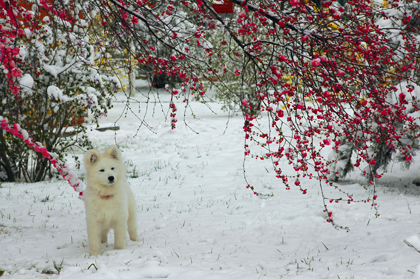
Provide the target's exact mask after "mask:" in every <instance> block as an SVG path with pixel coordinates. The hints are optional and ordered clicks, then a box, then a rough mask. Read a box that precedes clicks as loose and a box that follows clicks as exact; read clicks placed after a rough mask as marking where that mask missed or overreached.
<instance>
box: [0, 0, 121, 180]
mask: <svg viewBox="0 0 420 279" xmlns="http://www.w3.org/2000/svg"><path fill="white" fill-rule="evenodd" d="M35 6H36V5H35ZM77 7H78V5H77V3H75V5H74V8H73V11H72V12H74V14H76V15H77V14H79V12H78V8H77ZM38 10H39V7H38V8H35V11H38ZM32 13H33V18H32V23H31V24H33V25H32V26H30V27H26V28H24V36H19V37H16V38H14V44H15V48H14V51H15V52H16V56H15V57H16V60H15V61H14V62H15V64H16V66H17V68H18V69H20V72H19V73H18V74H16V75H15V77H16V78H15V86H19V88H20V92H19V94H14V93H15V92H12V90H11V87H10V85H9V80H10V79H8V78H7V77H6V76H5V73H7V69H4V66H3V67H2V69H1V70H2V71H1V72H2V73H1V75H0V88H1V89H0V100H1V102H0V115H2V116H3V117H4V118H7V119H8V120H9V121H10V122H12V123H19V124H20V125H21V126H22V127H23V128H24V129H25V130H26V131H28V132H29V134H30V136H31V137H32V138H33V141H34V142H39V143H41V144H42V145H43V146H45V147H46V148H47V149H48V150H49V151H50V152H53V153H56V154H58V155H59V156H62V155H64V154H66V152H68V151H69V149H70V148H71V147H73V146H81V147H84V146H88V145H89V144H90V143H89V140H88V138H87V137H86V136H85V134H84V132H85V131H86V127H85V126H83V125H82V123H83V122H84V121H95V120H96V119H97V118H98V117H100V116H101V115H103V114H105V113H106V112H107V108H108V107H109V106H110V102H109V98H110V96H111V95H112V94H113V92H115V89H116V88H117V87H119V83H118V80H117V79H115V78H113V77H110V76H107V75H104V74H103V73H102V72H101V70H100V69H99V68H98V67H96V66H95V62H96V61H97V60H98V59H100V58H101V57H102V56H103V55H104V53H103V52H102V46H101V44H95V43H94V42H93V41H92V39H91V38H90V36H89V33H88V29H89V26H88V23H87V21H86V20H85V19H83V18H79V17H77V16H76V17H74V21H73V22H72V24H70V22H68V21H64V20H62V18H60V17H59V16H57V15H54V14H53V13H52V12H51V13H49V16H46V17H42V18H38V19H39V20H35V18H36V17H39V14H38V13H37V12H32ZM34 23H36V24H34ZM22 28H23V27H22ZM88 114H89V117H88ZM69 130H71V133H67V135H72V136H66V133H65V132H66V131H67V132H69ZM0 150H1V152H0V153H1V154H0V179H1V180H3V181H4V180H6V181H15V180H25V181H30V182H32V181H41V180H43V179H45V178H46V177H47V176H51V172H50V167H51V166H50V163H49V161H48V160H46V159H45V158H43V156H42V154H40V153H37V152H32V151H30V150H29V149H28V148H27V146H26V144H25V143H24V142H22V141H21V140H20V139H19V138H17V137H14V136H13V135H11V134H7V133H5V131H3V130H0Z"/></svg>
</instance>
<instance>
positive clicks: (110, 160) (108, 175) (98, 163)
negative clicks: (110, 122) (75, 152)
mask: <svg viewBox="0 0 420 279" xmlns="http://www.w3.org/2000/svg"><path fill="white" fill-rule="evenodd" d="M85 167H86V172H87V176H88V179H89V180H90V181H91V182H96V183H99V184H101V185H104V186H112V185H114V184H115V183H116V182H117V181H118V178H119V176H124V174H125V167H124V164H123V163H122V154H121V151H120V150H119V149H118V148H117V147H116V146H110V147H108V148H107V149H106V150H105V152H104V153H102V154H101V153H99V152H98V151H97V150H95V149H92V150H89V151H88V153H87V154H86V155H85Z"/></svg>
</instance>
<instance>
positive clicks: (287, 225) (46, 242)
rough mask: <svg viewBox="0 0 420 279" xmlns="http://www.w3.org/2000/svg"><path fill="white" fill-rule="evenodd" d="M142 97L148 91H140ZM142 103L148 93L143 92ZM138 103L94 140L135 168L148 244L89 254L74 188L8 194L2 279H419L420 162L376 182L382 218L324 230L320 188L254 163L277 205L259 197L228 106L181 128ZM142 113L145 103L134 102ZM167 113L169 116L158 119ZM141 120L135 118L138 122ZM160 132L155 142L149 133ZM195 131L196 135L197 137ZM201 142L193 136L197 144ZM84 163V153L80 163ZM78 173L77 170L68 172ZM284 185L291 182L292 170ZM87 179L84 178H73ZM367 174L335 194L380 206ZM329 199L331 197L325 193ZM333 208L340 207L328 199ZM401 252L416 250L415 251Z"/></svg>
mask: <svg viewBox="0 0 420 279" xmlns="http://www.w3.org/2000/svg"><path fill="white" fill-rule="evenodd" d="M142 90H144V92H146V91H147V89H146V88H143V89H142ZM140 92H141V90H140ZM140 92H137V94H136V96H135V97H134V98H133V99H131V101H130V105H131V108H132V110H133V111H123V110H124V107H125V104H124V101H125V98H124V96H123V95H122V94H120V95H118V97H117V98H116V100H115V101H114V108H113V109H112V110H111V111H110V112H109V114H108V116H107V117H105V118H103V119H102V120H101V122H100V126H101V127H107V126H111V125H113V123H114V122H116V124H117V125H118V126H120V128H121V129H120V130H119V131H105V132H99V131H96V130H95V127H96V126H95V125H92V129H91V131H89V137H90V139H91V140H92V141H93V144H94V146H95V147H96V148H98V149H99V150H100V151H103V149H104V148H105V147H106V146H109V145H112V144H117V145H118V146H119V147H120V149H121V150H122V152H123V154H124V156H125V162H126V164H127V166H128V174H127V179H128V181H129V183H130V184H131V187H132V190H133V192H134V194H135V198H136V201H137V206H138V213H139V214H138V220H137V221H138V225H139V238H140V242H132V241H130V240H127V247H126V249H124V250H113V232H111V233H110V236H109V243H108V245H105V244H103V245H102V251H103V254H102V255H100V256H98V257H91V256H90V254H89V251H88V241H87V232H86V224H85V209H84V205H83V202H82V201H81V200H80V199H78V197H77V193H76V192H74V191H73V189H72V188H71V187H70V186H69V185H68V184H67V182H66V181H64V180H60V179H54V180H52V181H46V182H40V183H35V184H25V183H1V184H0V272H2V271H3V275H2V277H4V278H63V279H65V278H72V279H73V278H77V279H82V278H89V279H90V278H109V279H113V278H124V279H125V278H127V279H131V278H133V279H134V278H136V279H137V278H177V279H205V278H210V279H236V278H240V279H247V278H255V279H258V278H316V279H321V278H331V279H332V278H337V279H338V278H340V279H345V278H347V279H362V278H365V279H376V278H378V279H385V278H392V279H395V278H397V279H399V278H420V274H416V273H417V272H420V266H419V265H420V253H418V252H417V251H416V250H415V247H416V246H419V249H420V240H419V238H418V235H419V232H420V218H419V217H420V216H419V214H420V199H419V195H420V189H419V188H418V187H417V186H415V185H414V184H412V181H413V180H414V179H415V178H417V177H418V175H419V169H420V163H419V162H418V161H419V159H418V158H419V157H417V158H415V163H414V165H413V166H412V168H411V169H410V170H409V171H402V170H401V169H400V167H399V166H398V165H396V164H395V165H392V166H391V168H390V170H389V172H388V173H387V174H386V175H385V177H384V178H383V179H382V180H380V181H379V185H378V192H377V195H378V204H379V213H380V217H379V218H375V211H374V210H373V209H371V206H370V205H369V204H364V203H351V204H350V205H349V204H347V203H345V202H344V203H339V204H335V203H334V204H331V210H332V211H333V214H334V215H333V216H334V219H335V220H336V222H337V223H338V224H340V225H343V226H349V228H350V231H349V232H346V231H345V230H336V229H334V228H333V227H332V226H331V225H330V224H329V223H327V222H326V216H325V213H323V205H322V197H321V195H320V189H319V185H318V184H317V181H316V180H302V181H301V182H302V184H303V185H304V188H307V189H308V193H307V194H306V195H302V194H301V192H300V191H298V189H297V187H296V189H294V188H292V189H291V190H290V191H287V190H285V187H284V186H283V185H282V183H281V182H280V181H279V180H278V179H276V178H275V175H274V174H273V173H272V171H270V164H269V162H264V161H255V160H253V159H247V164H246V174H247V178H248V181H249V182H250V183H251V184H252V185H254V186H255V187H256V189H257V190H258V191H260V192H263V193H269V194H270V193H273V194H274V196H273V197H269V198H264V197H257V196H255V195H253V194H252V192H251V191H250V190H249V189H246V182H245V181H244V178H243V160H244V158H243V153H244V149H243V146H244V135H243V129H242V126H243V118H242V116H238V115H233V116H230V117H228V113H226V112H223V111H222V110H221V105H220V104H217V103H209V104H208V105H209V106H210V107H211V110H210V109H209V108H208V106H206V105H204V104H202V103H200V102H191V103H190V104H191V107H192V109H193V113H194V116H193V115H192V112H191V111H190V109H187V110H186V112H185V117H186V123H187V124H188V125H189V126H190V127H189V128H188V127H186V125H185V123H184V122H183V118H184V110H183V103H182V102H181V100H179V101H178V102H177V103H176V105H177V107H178V111H177V119H178V123H177V128H176V129H175V130H171V128H170V120H169V119H168V120H167V121H165V117H164V113H167V111H168V107H169V104H168V102H169V98H170V97H169V94H168V93H165V92H163V93H162V92H161V94H160V101H161V102H162V104H163V109H162V108H161V106H160V105H159V104H154V102H155V101H157V100H154V99H153V98H152V99H150V104H149V108H148V110H146V105H145V103H144V101H145V100H146V97H145V96H144V95H142V94H141V93H140ZM138 101H140V102H138ZM162 111H164V113H163V112H162ZM133 112H135V113H136V114H137V115H138V116H139V118H137V117H136V116H135V115H134V114H133ZM143 120H144V121H145V122H146V123H148V125H150V126H151V127H152V128H153V131H150V130H149V129H148V128H147V127H146V125H145V124H144V125H143V126H141V128H140V129H139V130H138V127H139V125H140V124H141V121H143ZM194 131H195V132H194ZM196 132H197V133H198V134H197V133H196ZM74 152H75V153H76V154H77V155H79V157H80V158H82V156H83V154H84V152H86V150H81V149H75V151H74ZM69 164H70V165H71V166H74V162H72V161H71V160H69ZM282 167H283V169H284V172H285V173H289V174H290V175H293V169H292V167H291V166H289V165H288V164H287V163H286V162H284V165H283V166H282ZM77 172H78V174H79V177H80V178H83V177H84V175H85V171H84V167H83V165H82V168H81V169H80V170H78V171H77ZM364 184H365V182H364V179H363V177H361V176H360V171H355V172H354V173H352V174H351V175H350V176H349V177H348V178H347V179H346V181H344V182H341V183H339V184H337V185H339V186H340V187H341V188H342V189H344V190H345V191H347V192H350V193H352V194H354V197H355V200H356V199H362V198H367V197H372V189H371V188H368V189H367V190H365V189H364V188H363V187H362V185H364ZM327 190H329V189H327ZM332 193H333V195H330V194H328V195H329V196H331V197H334V195H338V194H337V192H332ZM404 240H408V241H410V240H411V241H412V242H414V243H412V245H413V247H410V246H408V245H407V244H406V243H405V242H404Z"/></svg>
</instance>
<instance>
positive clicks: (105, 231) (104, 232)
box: [101, 229, 109, 243]
mask: <svg viewBox="0 0 420 279" xmlns="http://www.w3.org/2000/svg"><path fill="white" fill-rule="evenodd" d="M108 232H109V229H103V230H102V232H101V242H102V243H108Z"/></svg>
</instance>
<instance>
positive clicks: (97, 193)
mask: <svg viewBox="0 0 420 279" xmlns="http://www.w3.org/2000/svg"><path fill="white" fill-rule="evenodd" d="M85 167H86V179H87V183H86V184H87V185H86V190H85V191H84V193H83V196H84V199H85V208H86V223H87V231H88V239H89V248H90V254H91V255H93V256H97V255H98V254H100V253H101V242H102V243H107V240H108V232H109V230H110V229H113V230H114V233H115V242H114V249H124V248H125V242H126V234H127V233H126V232H127V230H128V234H129V235H130V239H131V240H133V241H139V239H138V236H137V223H136V211H137V209H136V202H135V200H134V195H133V192H132V191H131V189H130V186H129V185H128V183H127V181H126V180H125V174H126V168H125V166H124V164H123V162H122V154H121V151H120V150H119V149H118V148H117V147H116V146H110V147H108V148H107V149H106V150H105V152H104V153H102V154H101V153H99V152H98V151H97V150H95V149H92V150H89V151H88V153H87V154H86V155H85Z"/></svg>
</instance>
